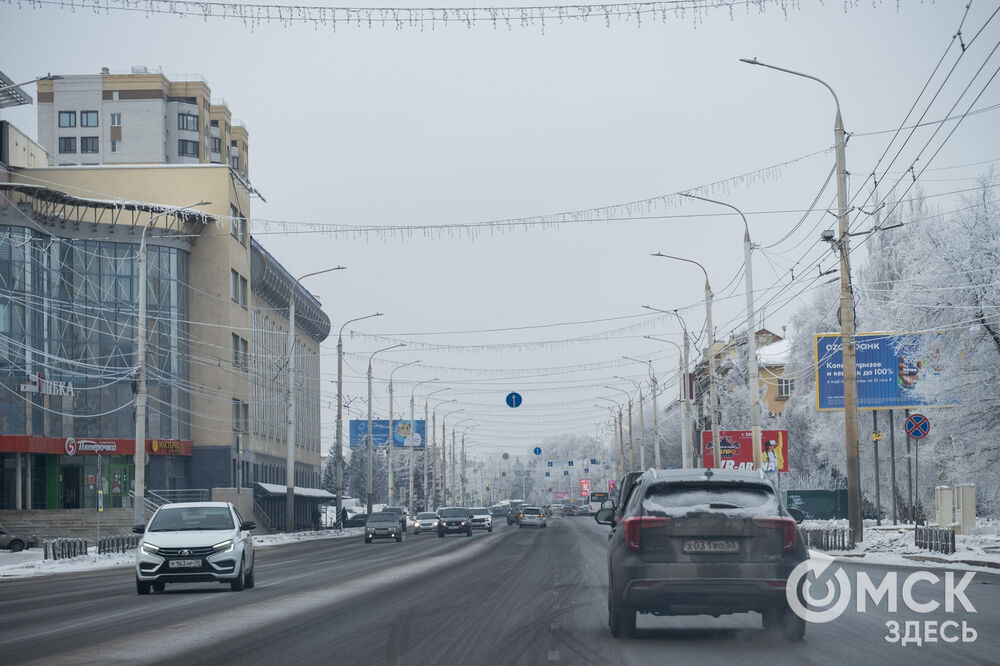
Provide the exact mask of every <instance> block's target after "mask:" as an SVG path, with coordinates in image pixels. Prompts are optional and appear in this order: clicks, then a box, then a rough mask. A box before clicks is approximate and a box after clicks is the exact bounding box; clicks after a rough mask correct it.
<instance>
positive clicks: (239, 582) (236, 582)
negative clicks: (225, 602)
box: [229, 560, 247, 592]
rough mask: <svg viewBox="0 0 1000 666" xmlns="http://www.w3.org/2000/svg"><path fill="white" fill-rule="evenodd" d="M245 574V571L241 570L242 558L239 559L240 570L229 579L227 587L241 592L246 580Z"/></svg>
mask: <svg viewBox="0 0 1000 666" xmlns="http://www.w3.org/2000/svg"><path fill="white" fill-rule="evenodd" d="M245 576H246V572H245V571H244V570H243V560H240V571H239V573H238V574H236V578H234V579H232V580H231V581H229V589H230V590H232V591H233V592H242V591H243V588H244V587H246V582H247V581H246V578H245Z"/></svg>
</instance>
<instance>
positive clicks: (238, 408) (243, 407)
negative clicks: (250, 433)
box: [233, 398, 250, 432]
mask: <svg viewBox="0 0 1000 666" xmlns="http://www.w3.org/2000/svg"><path fill="white" fill-rule="evenodd" d="M249 415H250V406H249V405H248V404H247V403H245V402H243V401H242V400H239V399H237V398H233V430H234V431H236V432H246V431H247V421H248V420H249V419H248V417H249Z"/></svg>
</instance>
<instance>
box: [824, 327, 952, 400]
mask: <svg viewBox="0 0 1000 666" xmlns="http://www.w3.org/2000/svg"><path fill="white" fill-rule="evenodd" d="M855 339H856V340H857V342H856V343H855V349H856V360H857V377H858V409H907V408H914V407H924V406H929V405H934V406H946V405H954V404H956V403H957V402H958V401H957V400H956V399H953V398H952V397H951V396H950V395H947V394H945V393H944V391H943V389H942V385H943V384H944V382H945V381H946V380H947V379H948V375H949V373H953V372H955V371H956V370H957V369H958V360H957V359H958V347H959V345H958V338H957V336H955V335H948V334H937V333H933V334H931V333H859V334H858V335H857V336H855ZM813 351H814V353H815V360H816V369H815V372H816V409H817V410H819V411H833V410H843V409H844V370H843V363H844V362H843V354H842V351H841V336H840V334H839V333H820V334H817V335H816V336H815V346H814V348H813Z"/></svg>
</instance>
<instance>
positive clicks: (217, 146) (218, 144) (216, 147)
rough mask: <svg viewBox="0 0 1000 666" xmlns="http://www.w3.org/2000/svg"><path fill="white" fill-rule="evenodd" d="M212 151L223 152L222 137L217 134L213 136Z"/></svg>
mask: <svg viewBox="0 0 1000 666" xmlns="http://www.w3.org/2000/svg"><path fill="white" fill-rule="evenodd" d="M211 144H212V152H213V153H221V152H222V139H220V138H219V137H217V136H213V137H211Z"/></svg>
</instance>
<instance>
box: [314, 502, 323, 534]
mask: <svg viewBox="0 0 1000 666" xmlns="http://www.w3.org/2000/svg"><path fill="white" fill-rule="evenodd" d="M321 517H322V514H320V512H319V507H318V506H316V507H313V512H312V522H313V529H314V530H317V531H318V530H319V519H320V518H321Z"/></svg>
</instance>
